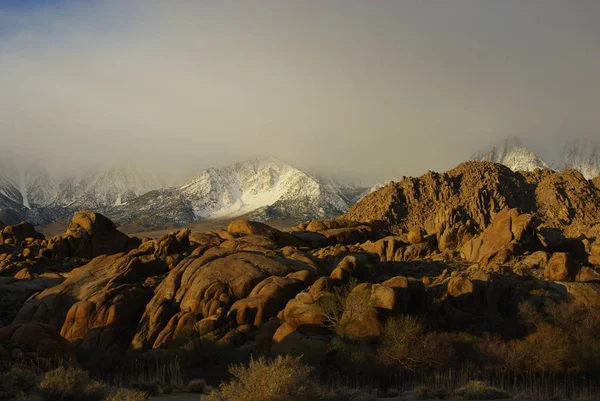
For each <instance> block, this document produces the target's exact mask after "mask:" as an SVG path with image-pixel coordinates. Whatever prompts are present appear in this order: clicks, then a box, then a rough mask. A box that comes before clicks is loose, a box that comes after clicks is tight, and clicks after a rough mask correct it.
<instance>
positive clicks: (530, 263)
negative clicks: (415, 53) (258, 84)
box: [0, 162, 600, 362]
mask: <svg viewBox="0 0 600 401" xmlns="http://www.w3.org/2000/svg"><path fill="white" fill-rule="evenodd" d="M469 188H470V189H469ZM599 198H600V188H598V186H597V184H594V183H593V182H592V181H587V180H585V179H583V178H582V177H580V176H578V175H577V174H575V173H574V172H563V173H553V172H550V171H536V172H533V173H512V172H510V171H509V170H508V169H505V168H504V167H502V166H500V165H495V164H491V163H485V162H478V163H467V164H465V165H461V166H459V167H458V168H457V169H455V170H452V171H450V172H448V173H444V174H437V173H429V174H427V175H425V176H424V177H421V178H420V179H406V180H404V181H402V182H400V183H392V184H390V185H389V186H387V187H384V188H382V189H381V190H379V191H377V192H375V193H373V194H371V195H369V196H367V197H366V198H365V199H363V200H362V201H361V202H359V203H358V204H357V205H356V206H354V207H353V208H352V209H351V210H350V211H349V212H348V213H347V214H346V215H343V216H340V217H339V218H336V219H331V220H318V221H310V222H306V223H303V224H300V225H299V226H297V227H293V228H291V229H290V230H288V231H280V230H277V229H274V228H272V227H269V226H268V225H266V224H263V223H259V222H252V221H246V220H237V221H234V222H232V223H231V224H229V226H227V227H226V228H224V229H222V230H218V231H210V232H204V233H196V232H191V231H190V230H189V229H181V230H179V231H177V232H173V233H170V234H168V235H165V236H163V237H161V238H157V239H148V238H144V239H138V238H133V237H128V236H127V235H125V234H123V233H121V232H120V231H119V230H118V229H117V227H116V226H115V225H114V224H113V223H112V222H111V221H110V220H109V219H108V218H106V217H104V216H102V215H100V214H97V213H93V212H91V211H81V212H79V213H77V214H76V215H75V216H74V217H73V221H72V223H71V225H70V226H69V228H68V230H67V231H66V232H65V233H64V234H62V235H60V236H57V237H54V238H50V239H46V238H44V237H43V236H42V235H41V234H39V233H37V232H35V230H34V229H33V227H31V226H29V225H27V224H26V223H21V224H19V225H16V226H7V227H4V228H3V229H2V232H1V233H0V238H1V239H2V244H0V247H1V249H0V252H1V254H0V309H1V311H2V312H0V313H1V314H0V359H11V358H14V357H15V355H20V353H26V354H35V353H54V354H60V355H62V356H64V357H67V358H75V356H74V355H78V356H79V357H80V358H82V355H84V356H85V358H88V360H90V359H94V358H96V357H106V356H108V357H110V358H119V357H121V356H122V355H124V354H125V353H127V352H136V353H146V352H152V350H156V349H171V348H175V347H178V346H181V345H182V344H184V343H185V342H186V341H188V340H189V339H190V337H191V336H200V337H201V336H206V335H211V336H217V337H225V336H227V335H229V333H231V332H235V331H244V332H247V333H250V334H251V335H248V336H246V342H245V344H242V345H241V346H243V347H245V348H246V349H250V350H252V352H253V353H255V354H277V353H291V354H298V355H304V356H305V357H306V358H309V359H314V360H319V359H321V358H324V357H325V355H326V354H327V352H328V350H329V349H330V348H331V342H332V341H334V338H335V337H342V338H344V339H347V340H349V341H359V342H367V343H368V342H377V341H378V338H379V337H380V336H381V332H382V328H383V324H384V322H385V319H386V318H388V317H390V316H395V315H400V314H413V315H422V316H429V317H434V318H435V320H436V322H437V323H436V324H437V325H438V326H439V327H440V328H443V329H448V330H451V329H453V328H456V327H460V328H462V329H464V328H470V329H472V331H475V332H484V331H487V330H492V329H493V330H501V328H500V329H498V327H499V326H502V322H504V321H508V320H510V319H511V318H514V315H515V314H516V310H517V307H518V303H519V302H520V301H523V300H527V299H528V298H530V297H540V296H541V295H540V294H544V295H543V296H544V297H547V298H548V299H550V300H553V301H557V300H564V301H569V302H574V303H580V304H584V305H586V306H589V307H600V260H599V259H600V239H599V238H598V237H597V236H595V235H596V234H595V233H597V232H598V230H599V229H598V227H599V224H600V212H599V210H600V207H599V206H598V199H599ZM591 199H594V201H593V202H592V201H591ZM341 289H344V290H345V291H347V293H346V296H345V297H344V298H343V300H342V301H341V302H342V304H343V307H342V308H341V309H339V310H336V309H335V305H336V303H339V302H340V300H339V294H340V293H341V292H343V291H340V290H341ZM32 339H34V340H33V341H32ZM83 362H85V361H83Z"/></svg>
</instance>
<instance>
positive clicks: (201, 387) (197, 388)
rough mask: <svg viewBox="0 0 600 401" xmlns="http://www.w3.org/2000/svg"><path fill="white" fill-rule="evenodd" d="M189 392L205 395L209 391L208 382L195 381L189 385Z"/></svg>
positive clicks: (202, 380)
mask: <svg viewBox="0 0 600 401" xmlns="http://www.w3.org/2000/svg"><path fill="white" fill-rule="evenodd" d="M186 388H187V391H189V392H190V393H204V392H205V391H206V390H207V385H206V380H204V379H193V380H190V382H189V383H188V385H187V387H186Z"/></svg>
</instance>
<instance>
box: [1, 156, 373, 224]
mask: <svg viewBox="0 0 600 401" xmlns="http://www.w3.org/2000/svg"><path fill="white" fill-rule="evenodd" d="M0 171H1V173H2V174H1V175H0V210H1V211H2V213H0V219H4V220H5V221H7V222H9V223H15V222H18V221H21V220H27V221H30V222H32V223H34V224H37V225H44V224H48V223H51V222H54V221H57V220H61V219H66V218H69V217H70V215H72V214H73V213H74V212H75V211H77V210H80V209H93V210H96V211H100V212H102V213H105V214H106V215H108V216H110V217H111V218H113V219H114V220H116V221H117V222H119V223H140V224H143V225H146V226H160V225H181V224H186V223H191V222H194V221H197V220H202V219H216V218H230V217H236V216H240V215H245V214H251V215H252V217H253V218H254V219H257V220H268V219H272V218H287V217H294V218H301V219H314V218H325V217H333V216H336V215H339V214H341V213H343V212H345V211H346V210H347V209H348V208H349V206H350V205H351V204H353V203H354V201H355V200H354V198H356V196H357V195H358V194H359V193H361V192H362V191H363V190H364V188H357V187H352V186H347V185H342V184H340V183H337V182H334V180H326V179H319V178H316V177H314V176H312V175H310V174H307V173H305V172H302V171H300V170H298V169H296V168H294V167H292V166H290V165H288V164H285V163H283V162H281V161H279V160H277V159H276V158H273V157H267V158H262V159H250V160H246V161H244V162H241V163H236V164H233V165H230V166H224V167H218V168H210V169H207V170H204V171H202V172H200V173H199V174H197V175H196V176H195V177H194V178H193V179H192V180H190V181H188V182H187V183H186V184H185V185H183V186H181V187H166V186H165V185H164V184H163V183H162V182H161V180H160V179H157V178H156V177H153V176H151V175H149V174H146V173H144V172H143V171H141V170H138V169H136V168H133V167H123V166H121V167H112V168H105V169H89V170H85V171H82V172H80V173H78V174H77V175H73V176H70V177H67V178H65V179H62V180H54V179H53V178H52V177H51V176H50V175H49V174H45V175H44V174H42V172H43V170H37V169H33V168H32V167H30V166H21V167H20V170H19V169H17V168H16V167H15V165H7V167H4V168H1V169H0ZM16 171H25V172H27V174H25V176H27V177H31V178H29V179H28V181H24V179H23V176H24V175H23V174H21V175H19V174H17V173H16ZM34 172H35V173H36V174H37V175H36V174H34ZM24 182H32V183H33V184H32V185H30V186H27V185H24V184H23V183H24Z"/></svg>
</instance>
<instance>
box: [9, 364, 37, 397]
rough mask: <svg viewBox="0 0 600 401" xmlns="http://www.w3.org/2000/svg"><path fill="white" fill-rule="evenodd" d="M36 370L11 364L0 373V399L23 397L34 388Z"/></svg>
mask: <svg viewBox="0 0 600 401" xmlns="http://www.w3.org/2000/svg"><path fill="white" fill-rule="evenodd" d="M37 375H38V372H37V371H35V370H34V369H32V368H29V367H25V366H18V365H17V366H13V367H12V368H11V369H10V370H9V371H8V372H5V373H2V374H0V400H14V399H16V398H19V397H25V396H27V395H28V394H30V393H32V392H33V391H34V390H35V387H36V384H37Z"/></svg>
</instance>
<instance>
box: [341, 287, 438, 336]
mask: <svg viewBox="0 0 600 401" xmlns="http://www.w3.org/2000/svg"><path fill="white" fill-rule="evenodd" d="M427 303H428V298H427V294H426V292H425V288H424V286H423V284H422V283H421V282H420V281H417V280H415V279H411V278H406V277H402V276H399V277H394V278H392V279H389V280H387V281H385V282H383V283H382V284H368V283H364V284H359V285H358V286H357V287H356V288H354V289H353V290H352V292H351V293H350V294H349V295H348V298H347V300H346V305H345V309H344V314H343V315H342V318H341V321H340V334H341V335H342V336H344V337H348V338H350V339H353V340H357V339H361V340H373V339H376V338H378V337H379V336H380V335H381V324H382V323H383V321H384V319H385V318H386V317H388V316H393V315H397V314H400V313H413V314H416V313H423V312H425V310H426V309H427Z"/></svg>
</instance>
